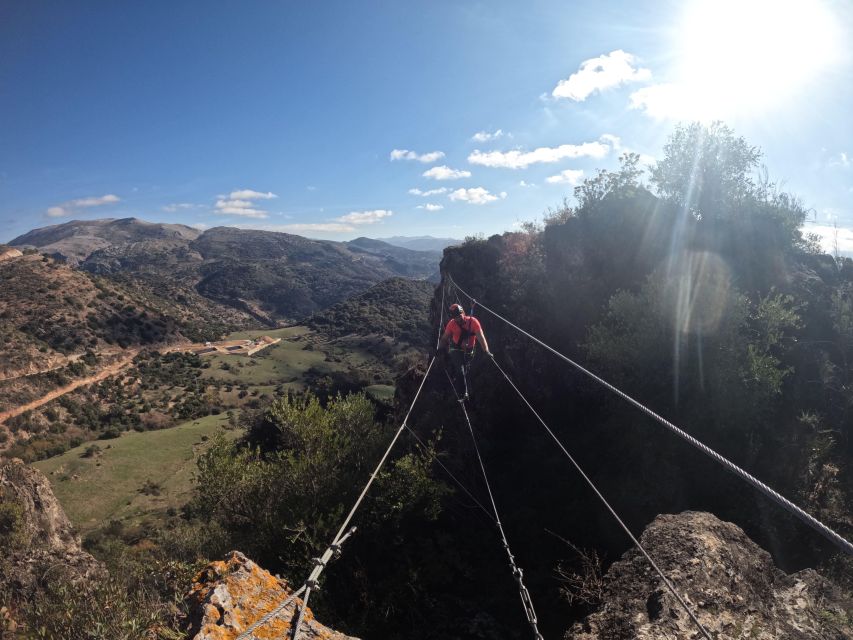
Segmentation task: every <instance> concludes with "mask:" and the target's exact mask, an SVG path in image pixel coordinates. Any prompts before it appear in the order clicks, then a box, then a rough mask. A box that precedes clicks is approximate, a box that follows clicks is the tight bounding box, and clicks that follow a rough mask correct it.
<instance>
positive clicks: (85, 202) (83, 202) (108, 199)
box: [68, 193, 121, 207]
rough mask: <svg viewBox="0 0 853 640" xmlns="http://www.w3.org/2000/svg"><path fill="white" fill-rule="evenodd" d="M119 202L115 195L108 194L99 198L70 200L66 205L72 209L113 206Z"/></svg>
mask: <svg viewBox="0 0 853 640" xmlns="http://www.w3.org/2000/svg"><path fill="white" fill-rule="evenodd" d="M119 200H121V198H119V197H118V196H116V195H113V194H112V193H108V194H107V195H105V196H100V197H99V198H80V199H78V200H72V201H71V202H69V203H68V205H70V206H72V207H100V206H101V205H104V204H113V203H115V202H118V201H119Z"/></svg>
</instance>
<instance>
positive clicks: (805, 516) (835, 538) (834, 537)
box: [447, 274, 853, 555]
mask: <svg viewBox="0 0 853 640" xmlns="http://www.w3.org/2000/svg"><path fill="white" fill-rule="evenodd" d="M447 277H448V278H449V279H450V282H451V283H452V284H453V287H454V288H455V289H456V290H458V291H459V292H461V293H462V294H463V295H465V296H468V298H470V299H471V300H473V298H472V297H471V295H470V294H468V293H467V292H466V291H465V290H464V289H462V287H460V286H459V285H458V284H456V281H454V280H453V277H452V276H451V275H450V274H447ZM479 305H480V307H482V308H483V309H485V310H486V311H488V312H489V313H491V314H492V315H493V316H495V317H496V318H498V319H499V320H503V321H504V322H505V323H506V324H508V325H509V326H511V327H512V328H513V329H515V330H516V331H518V332H519V333H522V334H524V335H525V336H527V337H528V338H530V339H531V340H533V341H534V342H536V343H537V344H538V345H540V346H541V347H543V348H545V349H547V350H548V351H550V352H551V353H553V354H554V355H556V356H557V357H558V358H560V359H561V360H564V361H565V362H567V363H569V364H570V365H572V366H573V367H574V368H575V369H577V370H578V371H580V372H581V373H583V374H585V375H587V376H589V377H590V378H592V379H593V380H595V381H596V382H597V383H599V384H600V385H602V386H604V387H605V388H606V389H608V390H609V391H611V392H613V393H615V394H616V395H617V396H619V397H620V398H622V399H623V400H625V401H626V402H628V403H630V404H632V405H634V406H635V407H636V408H637V409H639V410H640V411H642V412H643V413H645V414H646V415H647V416H649V417H650V418H652V419H653V420H655V421H657V422H658V423H660V424H661V425H663V426H664V427H666V428H667V429H669V430H670V431H671V432H672V433H674V434H675V435H677V436H678V437H679V438H681V439H682V440H685V441H686V442H688V443H689V444H691V445H692V446H693V447H695V448H696V449H699V451H701V452H702V453H704V454H705V455H707V456H709V457H710V458H712V459H713V460H715V461H716V462H718V463H719V464H721V465H722V466H723V467H725V468H726V469H727V470H728V471H730V472H731V473H733V474H735V475H736V476H738V477H739V478H741V479H742V480H745V481H746V482H748V483H749V484H751V485H752V486H753V487H755V488H756V489H758V490H759V491H760V492H761V493H763V494H764V495H765V496H767V497H768V498H770V499H771V500H773V502H775V503H776V504H778V505H779V506H781V507H782V508H784V509H786V510H787V511H788V512H789V513H791V514H793V515H794V516H796V517H797V518H799V519H800V520H801V521H802V522H804V523H805V524H807V525H808V526H810V527H811V528H812V529H814V530H815V531H817V532H818V533H820V534H821V535H823V536H824V537H826V538H827V539H828V540H830V541H831V542H832V543H833V544H835V545H837V546H838V547H840V548H841V549H842V550H844V551H845V552H846V553H848V554H851V555H853V543H851V542H850V541H849V540H846V539H845V538H843V537H842V536H841V535H840V534H838V533H836V532H835V531H833V530H832V529H831V528H829V527H828V526H827V525H825V524H824V523H823V522H821V521H820V520H818V519H817V518H815V517H814V516H813V515H811V514H810V513H808V512H807V511H805V510H804V509H802V508H800V507H798V506H797V505H795V504H794V503H793V502H791V501H790V500H788V499H787V498H785V497H784V496H782V495H781V494H780V493H778V492H776V491H774V490H773V489H771V488H770V487H769V486H767V485H766V484H764V483H763V482H761V481H760V480H758V479H757V478H756V477H754V476H753V475H751V474H749V473H748V472H746V471H744V470H743V469H741V468H740V467H739V466H737V465H736V464H735V463H734V462H732V461H731V460H729V459H728V458H725V457H724V456H722V455H721V454H719V453H717V452H716V451H714V450H713V449H711V447H709V446H707V445H706V444H703V443H702V442H700V441H699V440H697V439H696V438H694V437H693V436H691V435H690V434H689V433H687V432H686V431H684V430H682V429H680V428H678V427H676V426H675V425H674V424H673V423H672V422H670V421H669V420H667V419H666V418H664V417H662V416H660V415H658V414H657V413H655V412H654V411H652V410H651V409H649V408H648V407H647V406H645V405H644V404H642V403H641V402H639V401H638V400H635V399H634V398H632V397H631V396H629V395H628V394H627V393H625V392H624V391H622V390H620V389H618V388H617V387H615V386H613V385H612V384H610V383H609V382H607V381H606V380H604V379H603V378H601V377H599V376H597V375H596V374H594V373H593V372H592V371H590V370H589V369H586V368H585V367H583V366H581V365H580V364H578V363H577V362H575V361H574V360H572V359H571V358H569V357H568V356H565V355H563V354H562V353H560V352H559V351H557V350H556V349H554V348H553V347H551V346H549V345H547V344H545V343H544V342H542V341H541V340H540V339H539V338H537V337H536V336H534V335H531V334H530V333H528V332H527V331H525V330H524V329H522V328H521V327H519V326H518V325H516V324H514V323H512V322H510V321H509V320H507V319H506V318H504V317H503V316H502V315H500V314H499V313H497V312H496V311H493V310H492V309H490V308H489V307H487V306H486V305H484V304H483V303H482V302H480V303H479Z"/></svg>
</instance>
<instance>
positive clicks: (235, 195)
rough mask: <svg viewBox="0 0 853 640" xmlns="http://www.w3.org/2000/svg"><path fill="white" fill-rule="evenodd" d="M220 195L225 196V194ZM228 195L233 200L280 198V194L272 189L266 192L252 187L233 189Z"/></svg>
mask: <svg viewBox="0 0 853 640" xmlns="http://www.w3.org/2000/svg"><path fill="white" fill-rule="evenodd" d="M219 197H220V198H224V197H225V196H219ZM228 197H229V198H230V199H231V200H272V199H273V198H278V196H277V195H276V194H274V193H273V192H272V191H267V192H266V193H264V192H262V191H254V190H252V189H240V190H238V191H232V192H231V193H229V194H228Z"/></svg>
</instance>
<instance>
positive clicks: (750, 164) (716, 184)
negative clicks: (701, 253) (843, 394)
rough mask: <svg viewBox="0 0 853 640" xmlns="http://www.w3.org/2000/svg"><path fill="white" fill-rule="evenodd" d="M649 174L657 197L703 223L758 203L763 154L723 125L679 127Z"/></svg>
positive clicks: (695, 124)
mask: <svg viewBox="0 0 853 640" xmlns="http://www.w3.org/2000/svg"><path fill="white" fill-rule="evenodd" d="M663 150H664V159H663V160H661V161H660V162H658V163H657V164H656V165H655V166H654V168H653V169H652V171H651V182H652V184H653V185H654V186H655V187H656V189H657V191H658V194H659V195H660V196H662V197H663V198H665V199H667V200H670V201H674V202H675V203H677V204H679V205H681V206H682V207H684V208H686V209H687V210H688V211H690V212H691V213H692V214H693V215H694V216H696V217H697V218H701V219H708V218H726V217H729V216H731V215H732V214H733V213H735V212H737V211H738V209H739V208H740V207H741V206H742V205H743V204H745V203H748V202H751V201H754V200H756V196H757V195H758V194H757V193H756V186H755V183H754V181H753V179H752V177H751V176H752V174H753V173H754V171H755V170H756V168H757V166H758V161H759V159H760V158H761V151H760V150H759V149H758V148H756V147H753V146H750V145H749V144H748V143H747V142H746V140H744V139H743V138H742V137H739V136H735V134H734V132H733V131H732V130H731V129H730V128H729V127H727V126H726V125H724V124H723V123H722V122H714V123H713V124H711V125H710V126H707V127H706V126H704V125H702V124H700V123H698V122H694V123H692V124H690V125H687V126H680V127H678V128H677V129H676V130H675V132H674V133H673V134H672V136H670V138H669V141H668V142H667V143H666V145H664V149H663Z"/></svg>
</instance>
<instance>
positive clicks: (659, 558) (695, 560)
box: [565, 511, 853, 640]
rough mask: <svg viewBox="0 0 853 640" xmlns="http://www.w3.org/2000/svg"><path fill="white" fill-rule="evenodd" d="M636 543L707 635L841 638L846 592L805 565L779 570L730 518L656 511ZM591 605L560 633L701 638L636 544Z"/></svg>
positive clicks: (847, 624) (852, 633) (581, 639)
mask: <svg viewBox="0 0 853 640" xmlns="http://www.w3.org/2000/svg"><path fill="white" fill-rule="evenodd" d="M640 542H641V543H642V544H643V546H644V547H645V549H646V550H647V551H648V552H649V555H650V556H651V557H652V558H653V559H654V560H655V562H656V563H657V564H658V566H659V567H660V568H661V570H662V571H663V572H664V573H665V574H666V576H667V577H668V578H669V579H670V581H671V582H672V583H673V584H674V585H675V588H676V589H677V591H678V592H679V594H680V595H681V596H682V597H683V598H684V600H685V601H686V602H687V603H688V604H689V606H690V607H691V609H692V610H693V612H694V613H695V614H696V616H697V618H698V619H699V621H700V622H701V623H702V625H703V626H704V627H705V628H706V629H707V630H708V631H709V632H710V634H711V637H713V638H715V639H716V640H747V639H749V640H775V639H779V638H785V639H786V640H829V639H832V640H850V639H853V599H851V598H850V597H849V595H848V596H845V595H844V594H842V593H841V592H840V590H839V588H838V587H837V586H835V585H834V584H833V583H831V582H830V581H829V580H827V579H825V578H823V577H822V576H820V575H819V574H818V573H817V572H815V571H813V570H811V569H806V570H803V571H799V572H797V573H793V574H790V575H788V574H786V573H784V572H782V571H780V570H779V569H778V568H776V566H775V565H774V564H773V560H772V559H771V557H770V554H769V553H767V552H766V551H764V550H763V549H761V548H760V547H759V546H758V545H756V544H755V543H754V542H753V541H752V540H750V539H749V538H748V537H747V536H746V534H745V533H744V532H743V531H742V530H741V529H739V528H738V527H737V526H735V525H734V524H731V523H730V522H723V521H722V520H719V519H718V518H717V517H715V516H714V515H712V514H710V513H700V512H692V511H687V512H684V513H681V514H677V515H660V516H658V517H657V518H655V519H654V521H653V522H652V523H651V524H650V525H649V526H648V527H647V528H646V530H645V531H644V532H643V535H642V537H641V538H640ZM605 583H606V586H605V596H604V599H603V603H602V605H601V607H600V608H599V610H598V611H596V612H595V613H593V614H592V615H590V616H588V617H587V618H586V619H585V620H584V621H583V622H580V623H577V624H575V625H574V626H573V627H572V628H571V629H570V630H569V631H568V633H567V634H566V636H565V637H566V640H605V639H606V640H622V639H624V640H628V639H629V638H630V639H640V640H643V639H645V640H651V639H653V638H654V639H655V640H660V639H672V640H676V639H682V638H691V639H693V638H702V635H701V634H700V633H699V632H698V630H697V628H696V626H695V625H694V624H693V622H692V621H691V620H690V618H689V617H688V616H687V614H686V613H685V611H684V610H683V609H682V607H681V606H680V605H679V604H678V601H677V600H676V599H675V598H674V597H673V595H672V594H671V593H670V592H669V591H668V590H667V588H666V586H665V585H664V584H663V582H662V581H661V579H660V577H659V576H658V575H657V573H655V571H654V570H653V569H652V568H651V566H650V565H649V563H648V561H647V560H646V559H645V558H644V557H643V556H642V555H641V554H640V552H639V551H637V550H636V549H632V550H630V551H628V552H626V553H625V554H624V555H623V556H622V559H621V560H619V561H618V562H615V563H614V564H613V565H612V566H611V567H610V569H609V570H608V572H607V574H606V575H605Z"/></svg>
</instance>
